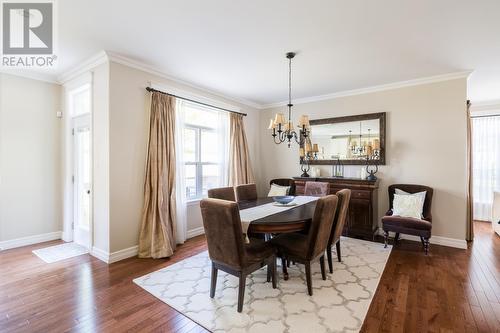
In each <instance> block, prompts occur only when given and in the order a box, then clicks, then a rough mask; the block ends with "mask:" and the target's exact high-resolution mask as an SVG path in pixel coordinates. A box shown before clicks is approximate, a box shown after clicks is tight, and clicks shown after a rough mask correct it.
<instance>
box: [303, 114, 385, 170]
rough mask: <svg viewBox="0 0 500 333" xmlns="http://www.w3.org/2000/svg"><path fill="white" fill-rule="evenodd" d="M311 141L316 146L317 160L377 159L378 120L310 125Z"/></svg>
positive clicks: (378, 141) (378, 151) (378, 145)
mask: <svg viewBox="0 0 500 333" xmlns="http://www.w3.org/2000/svg"><path fill="white" fill-rule="evenodd" d="M311 141H312V142H314V143H315V144H316V145H317V146H318V153H317V155H318V159H319V160H337V159H340V160H353V159H366V158H367V157H369V158H371V159H377V158H378V156H380V155H379V153H380V126H379V119H370V120H362V121H350V122H344V123H333V124H321V125H311Z"/></svg>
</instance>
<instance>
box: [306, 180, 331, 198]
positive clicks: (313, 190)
mask: <svg viewBox="0 0 500 333" xmlns="http://www.w3.org/2000/svg"><path fill="white" fill-rule="evenodd" d="M328 187H329V183H326V182H306V185H305V187H304V195H309V196H313V197H324V196H325V195H328Z"/></svg>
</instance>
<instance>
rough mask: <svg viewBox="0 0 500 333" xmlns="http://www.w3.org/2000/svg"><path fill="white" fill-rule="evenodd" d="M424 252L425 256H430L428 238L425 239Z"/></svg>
mask: <svg viewBox="0 0 500 333" xmlns="http://www.w3.org/2000/svg"><path fill="white" fill-rule="evenodd" d="M424 251H425V255H428V254H429V238H428V237H425V238H424Z"/></svg>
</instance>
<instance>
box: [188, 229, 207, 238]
mask: <svg viewBox="0 0 500 333" xmlns="http://www.w3.org/2000/svg"><path fill="white" fill-rule="evenodd" d="M204 233H205V229H204V228H203V227H198V228H194V229H191V230H188V232H187V235H186V236H187V238H188V239H189V238H193V237H196V236H199V235H203V234H204Z"/></svg>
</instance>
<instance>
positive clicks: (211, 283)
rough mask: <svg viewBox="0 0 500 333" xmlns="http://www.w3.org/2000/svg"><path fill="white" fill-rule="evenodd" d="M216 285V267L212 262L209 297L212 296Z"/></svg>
mask: <svg viewBox="0 0 500 333" xmlns="http://www.w3.org/2000/svg"><path fill="white" fill-rule="evenodd" d="M216 286H217V268H215V265H214V263H212V275H211V281H210V298H214V296H215V287H216Z"/></svg>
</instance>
